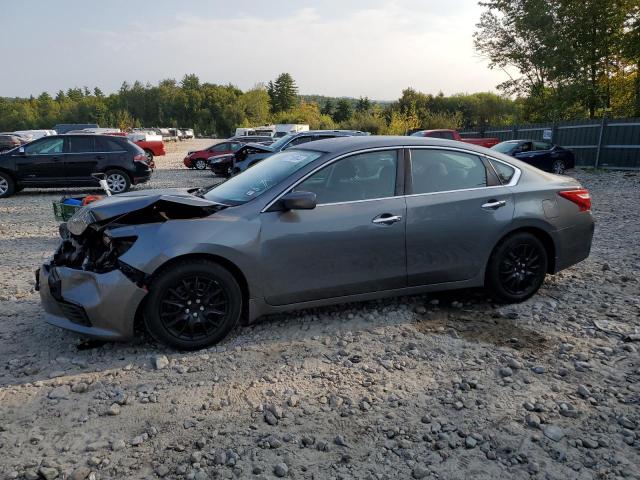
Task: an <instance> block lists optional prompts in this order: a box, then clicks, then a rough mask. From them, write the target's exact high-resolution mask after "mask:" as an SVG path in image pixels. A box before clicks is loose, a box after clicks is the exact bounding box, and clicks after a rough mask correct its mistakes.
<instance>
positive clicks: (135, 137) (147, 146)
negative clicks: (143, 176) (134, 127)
mask: <svg viewBox="0 0 640 480" xmlns="http://www.w3.org/2000/svg"><path fill="white" fill-rule="evenodd" d="M109 135H116V136H121V137H125V136H126V137H127V138H128V139H129V140H131V141H132V142H133V143H135V144H136V145H138V146H139V147H140V148H141V149H142V150H144V153H145V155H146V156H147V160H148V162H147V163H148V164H149V166H150V167H151V168H156V164H155V162H154V160H153V157H161V156H163V155H166V154H167V152H166V150H165V148H164V141H163V140H162V135H156V134H154V133H147V132H141V131H137V132H131V133H125V132H115V133H110V134H109Z"/></svg>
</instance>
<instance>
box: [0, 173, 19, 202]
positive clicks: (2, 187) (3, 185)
mask: <svg viewBox="0 0 640 480" xmlns="http://www.w3.org/2000/svg"><path fill="white" fill-rule="evenodd" d="M15 192H16V182H14V181H13V178H12V177H11V176H10V175H9V174H8V173H4V172H0V198H7V197H10V196H11V195H13V194H14V193H15Z"/></svg>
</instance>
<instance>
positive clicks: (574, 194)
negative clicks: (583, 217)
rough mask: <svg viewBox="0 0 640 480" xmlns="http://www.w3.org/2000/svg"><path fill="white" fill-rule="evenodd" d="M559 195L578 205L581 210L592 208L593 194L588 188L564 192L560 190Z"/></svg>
mask: <svg viewBox="0 0 640 480" xmlns="http://www.w3.org/2000/svg"><path fill="white" fill-rule="evenodd" d="M558 195H560V196H561V197H562V198H566V199H567V200H569V201H570V202H573V203H575V204H576V205H578V207H579V208H580V211H581V212H587V211H589V210H591V195H589V190H587V189H586V188H581V189H579V190H565V191H563V192H558Z"/></svg>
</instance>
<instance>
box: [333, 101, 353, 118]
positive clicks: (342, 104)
mask: <svg viewBox="0 0 640 480" xmlns="http://www.w3.org/2000/svg"><path fill="white" fill-rule="evenodd" d="M352 115H353V107H352V106H351V102H350V101H349V100H347V99H346V98H341V99H340V100H338V104H337V105H336V110H335V112H334V113H333V119H334V120H335V121H336V122H338V123H339V122H344V121H346V120H349V119H350V118H351V116H352Z"/></svg>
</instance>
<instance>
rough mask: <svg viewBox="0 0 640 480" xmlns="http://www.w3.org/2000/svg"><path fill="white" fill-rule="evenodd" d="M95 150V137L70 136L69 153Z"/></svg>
mask: <svg viewBox="0 0 640 480" xmlns="http://www.w3.org/2000/svg"><path fill="white" fill-rule="evenodd" d="M86 152H93V137H88V136H87V137H69V153H86Z"/></svg>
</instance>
